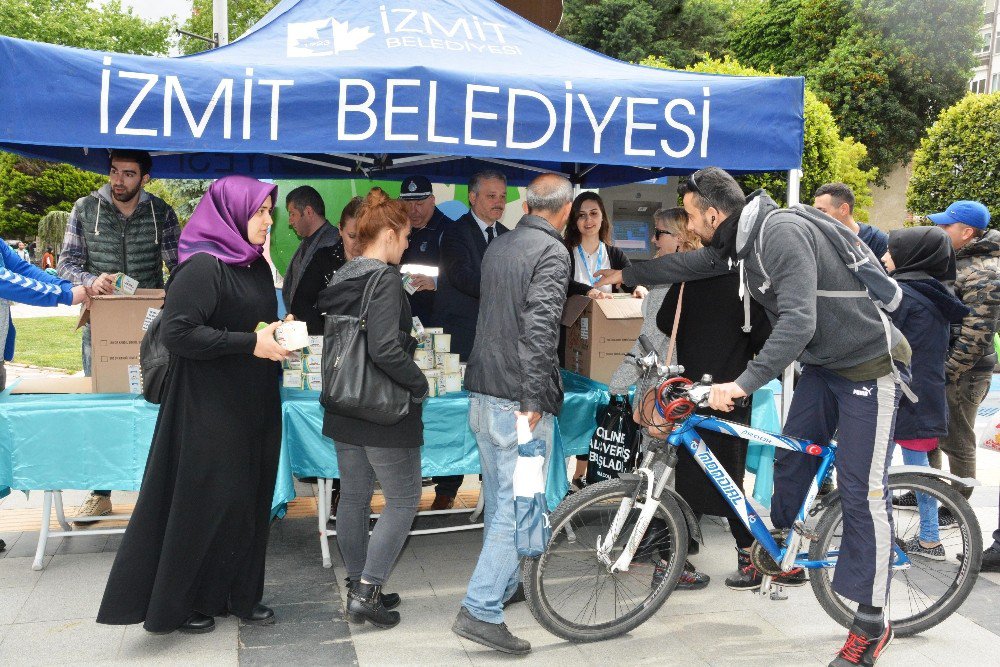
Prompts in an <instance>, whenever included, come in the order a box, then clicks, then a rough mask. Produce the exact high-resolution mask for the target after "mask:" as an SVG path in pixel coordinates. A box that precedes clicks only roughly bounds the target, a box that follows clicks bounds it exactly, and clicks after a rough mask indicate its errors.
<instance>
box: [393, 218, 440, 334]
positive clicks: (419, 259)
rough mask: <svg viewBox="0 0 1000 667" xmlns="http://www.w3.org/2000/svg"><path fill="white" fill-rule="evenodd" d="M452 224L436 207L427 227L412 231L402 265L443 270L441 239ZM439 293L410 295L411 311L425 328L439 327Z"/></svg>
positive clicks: (424, 291)
mask: <svg viewBox="0 0 1000 667" xmlns="http://www.w3.org/2000/svg"><path fill="white" fill-rule="evenodd" d="M449 224H451V218H449V217H448V216H446V215H445V214H444V213H442V212H441V209H439V208H437V207H435V208H434V215H432V216H431V219H430V220H429V221H428V223H427V225H425V226H424V227H422V228H420V229H414V230H411V231H410V245H409V247H407V248H406V252H404V253H403V258H402V259H401V260H400V262H399V263H400V264H420V265H423V266H434V267H437V269H438V272H439V273H440V270H441V237H442V235H443V234H444V230H445V227H447V226H448V225H449ZM436 296H437V292H436V291H434V290H421V291H419V292H414V293H413V294H408V295H407V297H408V298H409V301H410V310H411V311H413V316H414V317H419V318H420V323H421V324H423V325H424V326H425V327H430V326H437V324H436V323H435V320H434V300H435V297H436Z"/></svg>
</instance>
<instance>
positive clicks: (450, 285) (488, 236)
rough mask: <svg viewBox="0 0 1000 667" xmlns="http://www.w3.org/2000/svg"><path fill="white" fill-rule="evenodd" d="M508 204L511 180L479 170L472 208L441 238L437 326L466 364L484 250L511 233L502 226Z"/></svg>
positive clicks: (471, 191) (473, 331) (473, 337)
mask: <svg viewBox="0 0 1000 667" xmlns="http://www.w3.org/2000/svg"><path fill="white" fill-rule="evenodd" d="M506 205H507V177H506V176H504V175H503V174H502V173H500V172H499V171H481V172H479V173H477V174H474V175H473V176H472V179H471V180H470V181H469V206H470V207H471V209H472V210H470V211H469V212H468V213H466V214H465V215H463V216H462V217H461V218H459V219H458V220H456V221H455V222H453V223H451V224H449V225H447V227H446V229H445V233H444V235H443V236H442V237H441V273H440V275H439V277H438V293H437V298H436V300H435V303H434V315H435V319H436V321H437V326H440V327H444V329H445V331H446V332H447V333H450V334H451V351H452V352H457V353H458V354H459V356H460V357H461V359H462V361H467V360H468V358H469V354H470V353H471V352H472V345H473V343H474V342H475V340H476V321H477V319H478V316H479V303H480V300H479V289H480V267H481V265H482V263H483V255H485V254H486V247H487V246H488V245H489V244H490V243H491V242H492V241H493V239H495V238H496V237H497V236H500V235H502V234H505V233H506V232H507V231H508V229H507V228H506V227H504V226H503V225H502V224H500V223H499V220H500V218H502V217H503V213H504V208H505V207H506Z"/></svg>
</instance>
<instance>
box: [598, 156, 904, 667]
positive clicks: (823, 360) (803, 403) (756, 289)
mask: <svg viewBox="0 0 1000 667" xmlns="http://www.w3.org/2000/svg"><path fill="white" fill-rule="evenodd" d="M680 193H681V194H682V195H683V197H684V209H685V210H686V211H687V214H688V218H689V223H688V227H689V229H691V230H692V231H693V232H695V233H697V234H698V235H699V236H701V238H702V240H703V241H704V242H705V247H704V248H702V249H701V250H697V251H694V252H688V253H678V254H674V255H668V256H665V257H661V258H659V259H656V260H651V261H648V262H643V263H638V262H637V263H634V264H633V265H632V266H631V267H629V268H626V269H624V270H623V271H600V272H599V273H600V274H602V275H603V278H602V280H601V281H600V282H599V283H598V286H600V285H602V284H617V283H620V282H625V283H628V284H636V285H658V284H663V283H677V282H683V281H687V280H697V279H700V278H708V277H712V276H717V275H720V274H723V273H727V272H729V271H730V270H732V268H733V267H734V266H736V263H737V262H739V261H742V262H743V271H744V275H745V276H746V285H745V289H746V290H747V291H748V293H749V296H751V297H752V298H753V299H754V300H756V301H757V302H759V303H760V304H761V305H762V306H764V308H765V310H766V311H767V314H768V317H769V318H770V320H771V322H772V325H773V330H772V333H771V336H770V337H769V338H768V339H767V342H766V343H765V344H764V347H763V349H762V350H761V351H760V354H758V355H757V357H756V358H755V359H754V360H753V361H751V362H750V363H749V364H748V365H747V369H746V371H745V372H744V373H743V374H742V375H740V377H738V378H737V379H736V381H735V382H729V383H725V384H718V385H715V386H714V387H713V388H712V393H711V398H710V401H709V403H710V406H711V407H712V408H714V409H716V410H730V409H732V407H733V401H734V400H735V399H738V398H742V397H745V396H749V395H751V394H752V393H753V392H754V391H756V390H757V389H759V388H760V387H762V386H763V385H764V384H766V383H767V382H769V381H770V380H771V379H773V378H775V377H777V376H779V375H780V374H781V372H782V371H783V370H784V369H785V368H786V367H787V366H788V365H789V364H791V363H792V362H793V361H795V360H798V361H800V362H802V364H803V373H802V376H801V378H800V380H799V383H798V385H797V387H796V391H795V396H794V398H793V400H792V405H791V410H790V412H789V415H788V419H787V421H786V423H785V427H784V432H785V433H786V434H788V435H793V436H797V437H800V438H807V439H810V440H812V441H813V442H817V443H823V444H825V443H827V442H829V441H830V440H831V439H832V437H833V434H834V432H838V433H839V438H838V445H839V449H838V457H837V471H838V480H839V484H840V490H841V496H842V501H843V506H844V537H843V541H842V544H841V549H840V555H839V558H838V561H837V569H836V572H835V576H834V590H836V591H837V593H839V594H840V595H842V596H844V597H846V598H848V599H850V600H854V601H855V602H857V603H858V605H859V607H858V612H857V614H856V616H855V620H854V626H853V627H852V628H851V632H850V634H849V635H848V640H847V643H846V644H845V646H844V649H842V650H841V653H840V655H839V656H838V657H837V658H836V659H835V660H834V662H833V663H831V664H833V665H848V664H857V663H856V661H850V660H848V658H849V657H850V656H852V655H856V654H862V655H864V659H865V660H866V661H867V662H866V663H865V664H873V663H874V661H875V660H877V659H878V657H879V655H880V654H881V652H882V650H883V649H884V648H885V646H886V645H887V644H888V643H889V641H890V640H891V638H892V630H891V628H890V627H889V626H888V625H887V624H886V622H885V617H884V614H883V613H882V608H883V607H884V606H885V605H886V603H887V600H888V594H889V580H890V576H891V562H892V558H893V544H892V535H893V530H892V523H891V521H892V519H891V513H890V506H889V493H888V489H887V487H886V482H885V480H886V469H887V467H888V465H889V459H890V454H891V447H890V445H891V443H892V436H893V433H892V431H893V424H894V421H895V412H896V408H897V406H898V405H899V398H900V393H901V389H900V386H899V384H898V380H899V373H900V370H899V369H900V368H902V369H903V372H904V373H905V372H906V371H905V367H906V366H907V365H908V364H909V357H910V349H909V345H908V344H907V343H906V339H905V338H903V336H902V334H900V333H899V331H897V330H896V329H895V328H893V327H891V325H889V324H886V323H884V320H883V317H882V315H881V314H880V313H879V311H878V307H877V306H876V305H875V303H874V302H873V301H872V300H871V299H869V298H868V297H867V295H865V294H864V292H863V286H862V285H861V283H860V281H859V280H858V278H857V277H856V275H855V274H854V272H853V271H852V270H851V269H849V268H848V267H847V266H846V264H845V263H844V259H843V258H842V257H841V255H840V254H839V253H838V250H837V248H836V247H835V245H834V244H833V243H832V242H831V241H830V239H829V237H828V236H826V235H825V234H824V232H823V231H822V230H821V228H820V226H819V225H817V224H816V223H814V222H812V221H810V220H808V219H807V218H806V217H804V216H803V215H800V214H798V213H795V212H792V211H778V206H777V205H776V204H775V203H774V202H773V201H772V200H771V199H770V197H768V196H767V194H765V193H763V192H757V193H754V194H753V195H751V196H750V198H749V199H746V198H744V195H743V191H742V190H741V189H740V187H739V184H738V183H737V182H736V181H735V180H734V179H733V178H732V177H731V176H730V175H729V174H727V173H726V172H725V171H723V170H721V169H718V168H715V167H709V168H706V169H702V170H700V171H698V172H696V173H695V174H693V175H692V176H691V177H690V178H689V179H688V181H687V182H686V183H684V184H683V185H682V186H681V188H680ZM809 212H810V214H812V215H815V216H823V214H822V213H820V212H819V211H817V210H815V209H809ZM855 245H856V247H857V249H858V252H859V253H862V254H865V253H867V254H870V251H868V250H866V249H863V248H862V246H863V244H862V243H861V240H860V239H857V241H856V243H855ZM865 256H867V255H865ZM875 263H876V264H877V260H876V261H875ZM851 295H853V296H862V295H863V298H843V297H845V296H851ZM818 465H819V459H817V458H815V457H811V456H805V455H802V454H799V453H797V452H786V451H783V450H782V451H779V453H778V457H777V461H776V463H775V494H774V498H773V500H772V506H771V519H772V521H773V523H774V525H775V527H777V528H789V527H791V525H792V523H793V522H794V521H795V518H796V514H797V512H798V508H799V507H800V506H801V503H802V499H803V498H804V497H805V494H806V492H807V491H808V488H809V484H810V483H811V481H812V477H813V476H814V475H815V472H816V470H817V467H818ZM750 567H751V568H752V565H751V566H750ZM786 574H791V573H786ZM758 585H759V583H758Z"/></svg>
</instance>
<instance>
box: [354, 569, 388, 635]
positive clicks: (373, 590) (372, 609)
mask: <svg viewBox="0 0 1000 667" xmlns="http://www.w3.org/2000/svg"><path fill="white" fill-rule="evenodd" d="M381 592H382V587H381V586H379V585H377V584H365V583H362V582H360V581H359V582H358V583H356V584H355V585H354V587H353V588H351V589H350V590H349V591H348V592H347V620H348V621H349V622H351V623H364V622H365V621H368V622H369V623H371V624H372V625H374V626H375V627H377V628H393V627H395V626H396V625H398V624H399V612H398V611H389V610H388V609H386V608H385V605H383V604H382V599H381V597H382V596H381Z"/></svg>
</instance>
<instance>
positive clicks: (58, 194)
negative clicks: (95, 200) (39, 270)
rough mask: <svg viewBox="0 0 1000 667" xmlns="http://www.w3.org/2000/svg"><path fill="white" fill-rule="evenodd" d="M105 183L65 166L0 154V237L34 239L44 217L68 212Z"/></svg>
mask: <svg viewBox="0 0 1000 667" xmlns="http://www.w3.org/2000/svg"><path fill="white" fill-rule="evenodd" d="M106 182H107V176H102V175H100V174H92V173H90V172H86V171H80V170H79V169H76V168H74V167H71V166H69V165H68V164H53V163H51V162H45V161H44V160H32V159H28V158H22V157H19V156H17V155H12V154H10V153H0V236H4V237H21V238H23V237H27V236H34V235H35V233H36V231H37V230H38V221H39V219H40V218H41V217H42V216H43V215H45V214H46V213H48V212H49V211H68V210H70V209H71V208H72V207H73V203H74V202H75V201H76V200H77V199H79V198H80V197H83V196H84V195H86V194H87V193H89V192H91V191H92V190H96V189H97V188H99V187H101V185H103V184H104V183H106Z"/></svg>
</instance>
